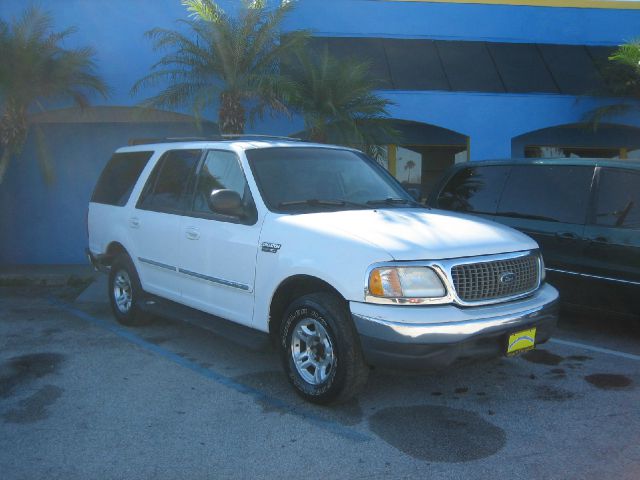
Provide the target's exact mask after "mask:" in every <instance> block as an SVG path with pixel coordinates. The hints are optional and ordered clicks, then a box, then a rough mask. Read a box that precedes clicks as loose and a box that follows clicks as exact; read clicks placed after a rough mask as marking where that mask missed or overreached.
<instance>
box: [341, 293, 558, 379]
mask: <svg viewBox="0 0 640 480" xmlns="http://www.w3.org/2000/svg"><path fill="white" fill-rule="evenodd" d="M350 308H351V315H352V317H353V321H354V323H355V326H356V329H357V330H358V333H359V334H360V340H361V344H362V349H363V352H364V356H365V359H366V361H367V363H369V364H370V365H377V366H384V367H392V368H408V369H414V370H432V369H441V368H444V367H447V366H449V365H451V364H453V363H456V362H460V361H465V360H471V359H476V358H489V357H497V356H500V355H504V353H505V352H506V348H507V340H508V337H509V335H510V334H511V333H514V332H516V331H519V330H525V329H528V328H531V327H536V328H537V330H536V344H540V343H544V342H546V341H547V340H548V339H549V337H550V336H551V334H552V332H553V330H554V328H555V326H556V323H557V319H558V291H557V290H556V289H555V288H553V287H552V286H550V285H548V284H545V285H543V286H542V287H541V288H540V289H538V290H537V291H536V292H535V293H534V294H533V295H532V296H530V297H528V298H525V299H522V300H517V301H513V302H508V303H502V304H495V305H486V306H481V307H457V306H455V305H432V306H397V305H375V304H368V303H359V302H351V303H350Z"/></svg>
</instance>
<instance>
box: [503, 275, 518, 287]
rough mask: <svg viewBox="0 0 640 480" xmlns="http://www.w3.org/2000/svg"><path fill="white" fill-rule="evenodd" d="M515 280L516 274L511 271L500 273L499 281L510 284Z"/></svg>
mask: <svg viewBox="0 0 640 480" xmlns="http://www.w3.org/2000/svg"><path fill="white" fill-rule="evenodd" d="M515 280H516V274H515V273H513V272H504V273H502V274H501V275H500V283H502V284H503V285H510V284H512V283H513V282H515Z"/></svg>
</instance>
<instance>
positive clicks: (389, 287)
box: [369, 267, 447, 298]
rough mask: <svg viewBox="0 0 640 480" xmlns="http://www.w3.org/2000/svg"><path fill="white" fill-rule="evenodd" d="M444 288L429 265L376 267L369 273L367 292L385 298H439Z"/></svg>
mask: <svg viewBox="0 0 640 480" xmlns="http://www.w3.org/2000/svg"><path fill="white" fill-rule="evenodd" d="M446 293H447V292H446V290H445V288H444V285H443V284H442V281H441V280H440V278H439V277H438V275H437V274H436V272H435V271H434V270H433V269H431V268H429V267H378V268H374V269H373V270H372V271H371V273H370V274H369V294H370V295H373V296H376V297H385V298H439V297H444V296H445V295H446Z"/></svg>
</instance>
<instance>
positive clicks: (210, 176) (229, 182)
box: [193, 150, 250, 213]
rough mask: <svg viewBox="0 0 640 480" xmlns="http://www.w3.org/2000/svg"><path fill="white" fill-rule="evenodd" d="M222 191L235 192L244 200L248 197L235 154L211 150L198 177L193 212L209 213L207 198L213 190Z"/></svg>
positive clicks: (245, 183) (242, 174)
mask: <svg viewBox="0 0 640 480" xmlns="http://www.w3.org/2000/svg"><path fill="white" fill-rule="evenodd" d="M223 189H226V190H233V191H234V192H237V193H238V194H239V195H240V196H241V197H242V198H243V199H244V200H248V197H249V196H250V194H249V191H248V188H247V182H246V180H245V178H244V173H243V172H242V168H240V164H239V163H238V157H237V156H236V154H235V153H233V152H224V151H219V150H213V151H210V152H208V153H207V157H206V159H205V161H204V163H203V165H202V169H201V170H200V173H199V175H198V183H197V186H196V193H195V197H194V200H193V210H194V211H195V212H199V213H211V210H210V209H209V203H208V199H209V196H210V195H211V192H212V191H213V190H223Z"/></svg>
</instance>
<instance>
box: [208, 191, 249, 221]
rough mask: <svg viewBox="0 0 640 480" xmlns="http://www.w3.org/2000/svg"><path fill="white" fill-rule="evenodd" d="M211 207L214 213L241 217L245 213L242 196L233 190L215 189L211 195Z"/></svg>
mask: <svg viewBox="0 0 640 480" xmlns="http://www.w3.org/2000/svg"><path fill="white" fill-rule="evenodd" d="M209 208H210V209H211V211H212V212H214V213H219V214H221V215H229V216H230V217H241V216H242V215H244V206H243V205H242V198H240V195H239V194H238V192H234V191H233V190H214V191H212V192H211V195H209Z"/></svg>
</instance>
